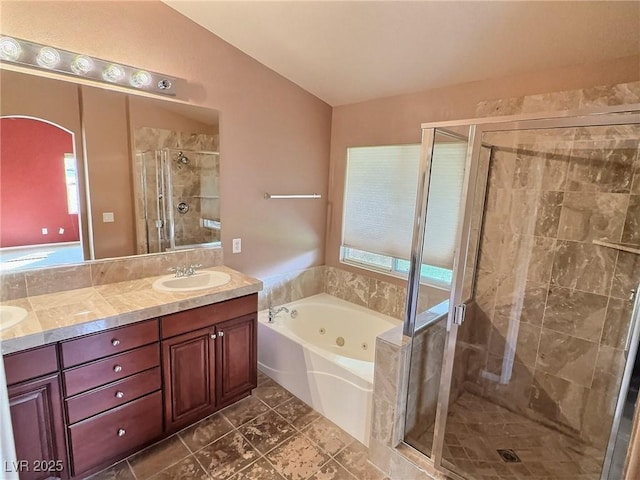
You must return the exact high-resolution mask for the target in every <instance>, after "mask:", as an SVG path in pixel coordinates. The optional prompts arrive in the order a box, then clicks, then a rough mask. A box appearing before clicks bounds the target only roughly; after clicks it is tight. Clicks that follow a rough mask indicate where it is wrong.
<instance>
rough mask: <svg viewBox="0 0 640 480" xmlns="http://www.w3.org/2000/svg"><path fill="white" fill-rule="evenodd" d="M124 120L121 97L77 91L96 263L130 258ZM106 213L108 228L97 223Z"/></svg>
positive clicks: (130, 209)
mask: <svg viewBox="0 0 640 480" xmlns="http://www.w3.org/2000/svg"><path fill="white" fill-rule="evenodd" d="M126 118H127V96H126V95H123V94H122V93H119V92H110V91H106V90H102V89H97V88H85V87H82V122H83V126H84V131H83V133H84V137H85V143H86V145H85V148H86V154H87V158H88V159H89V165H90V166H89V168H88V182H89V197H90V198H91V219H92V223H93V247H94V255H95V258H111V257H121V256H125V255H133V254H135V225H134V218H133V194H132V188H133V183H132V166H131V160H130V155H129V137H128V131H127V122H126ZM105 212H110V213H113V217H114V221H113V222H103V221H102V214H103V213H105Z"/></svg>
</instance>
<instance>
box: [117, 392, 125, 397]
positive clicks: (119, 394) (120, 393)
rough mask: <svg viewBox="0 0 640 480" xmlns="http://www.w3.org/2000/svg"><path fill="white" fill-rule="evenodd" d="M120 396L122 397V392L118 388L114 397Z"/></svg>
mask: <svg viewBox="0 0 640 480" xmlns="http://www.w3.org/2000/svg"><path fill="white" fill-rule="evenodd" d="M122 397H124V392H121V391H119V390H118V391H117V392H116V398H122Z"/></svg>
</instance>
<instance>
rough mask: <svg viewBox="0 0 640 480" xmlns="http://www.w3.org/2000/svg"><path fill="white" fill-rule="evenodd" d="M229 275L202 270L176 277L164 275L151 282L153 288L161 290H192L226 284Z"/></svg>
mask: <svg viewBox="0 0 640 480" xmlns="http://www.w3.org/2000/svg"><path fill="white" fill-rule="evenodd" d="M230 280H231V275H229V274H228V273H225V272H218V271H202V272H198V273H196V274H194V275H189V276H184V277H176V276H174V275H166V276H164V277H160V278H159V279H157V280H156V281H155V282H153V288H154V290H159V291H161V292H193V291H197V290H204V289H205V288H214V287H220V286H222V285H226V284H227V283H229V281H230Z"/></svg>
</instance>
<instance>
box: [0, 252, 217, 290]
mask: <svg viewBox="0 0 640 480" xmlns="http://www.w3.org/2000/svg"><path fill="white" fill-rule="evenodd" d="M196 264H201V265H202V267H203V268H209V267H219V266H222V265H223V264H224V261H223V255H222V248H219V247H216V248H197V249H192V250H182V251H175V252H165V253H158V254H151V255H140V256H132V257H121V258H113V259H104V260H92V261H87V262H84V263H82V264H78V265H65V266H60V267H50V268H41V269H37V270H25V271H23V272H15V273H5V274H2V275H0V301H2V302H5V301H8V300H15V299H17V298H24V297H35V296H38V295H45V294H48V293H57V292H62V291H67V290H76V289H80V288H86V287H92V286H94V287H95V286H97V285H106V284H114V283H120V282H126V281H130V280H138V279H143V278H148V277H154V276H160V275H165V274H167V273H169V270H168V269H169V268H170V267H175V266H176V265H196ZM118 288H120V287H118Z"/></svg>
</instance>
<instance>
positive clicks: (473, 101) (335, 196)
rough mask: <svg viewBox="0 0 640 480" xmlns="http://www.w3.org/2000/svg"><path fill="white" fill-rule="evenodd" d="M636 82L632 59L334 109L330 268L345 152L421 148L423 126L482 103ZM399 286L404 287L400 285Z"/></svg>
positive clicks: (637, 60)
mask: <svg viewBox="0 0 640 480" xmlns="http://www.w3.org/2000/svg"><path fill="white" fill-rule="evenodd" d="M425 61H428V59H426V60H425ZM638 79H640V57H638V56H634V57H626V58H621V59H618V60H615V61H611V62H607V63H602V64H596V65H591V66H577V67H572V68H565V69H559V70H550V71H544V72H536V73H532V74H527V75H521V76H517V77H509V78H501V79H493V80H485V81H480V82H472V83H465V84H461V85H455V86H450V87H446V88H441V89H436V90H429V91H424V92H419V93H415V94H409V95H400V96H396V97H389V98H382V99H378V100H372V101H368V102H362V103H358V104H353V105H345V106H339V107H335V108H334V109H333V120H332V126H331V161H330V176H329V177H330V179H329V202H330V204H331V207H330V209H329V216H330V218H329V219H328V222H327V223H328V230H327V244H326V252H327V254H326V258H325V260H326V264H327V265H332V266H336V265H338V264H339V248H340V241H341V234H342V233H341V226H342V201H343V189H344V173H345V163H346V149H347V147H350V146H359V145H388V144H396V143H419V142H420V136H421V129H420V124H421V123H423V122H434V121H440V120H455V119H464V118H473V117H475V116H476V115H475V112H476V106H477V104H478V103H479V102H481V101H482V100H489V99H498V98H509V97H518V96H523V95H532V94H537V93H546V92H555V91H562V90H573V89H580V88H584V87H590V86H595V85H608V84H615V83H625V82H630V81H635V80H638ZM341 268H344V269H348V270H354V269H353V267H349V266H347V265H342V267H341ZM397 282H398V283H403V282H402V281H401V280H397Z"/></svg>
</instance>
